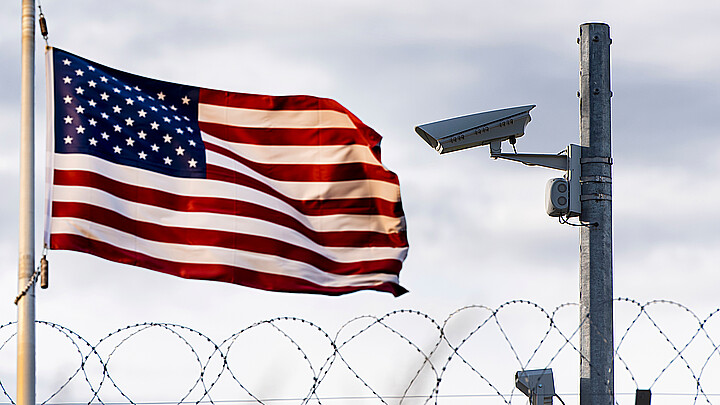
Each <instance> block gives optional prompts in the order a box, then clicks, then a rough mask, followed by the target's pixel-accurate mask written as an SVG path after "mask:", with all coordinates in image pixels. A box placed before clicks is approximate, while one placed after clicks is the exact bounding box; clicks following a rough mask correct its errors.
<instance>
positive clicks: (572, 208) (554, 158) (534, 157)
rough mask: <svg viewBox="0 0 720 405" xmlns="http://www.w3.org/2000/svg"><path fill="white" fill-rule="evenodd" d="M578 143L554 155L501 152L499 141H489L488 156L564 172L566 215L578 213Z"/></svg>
mask: <svg viewBox="0 0 720 405" xmlns="http://www.w3.org/2000/svg"><path fill="white" fill-rule="evenodd" d="M581 150H582V147H581V146H580V145H575V144H570V145H568V147H567V148H566V149H565V150H564V151H562V152H560V153H558V154H555V155H551V154H544V153H502V144H501V142H499V141H495V142H491V143H490V157H491V158H493V159H505V160H512V161H515V162H520V163H522V164H524V165H526V166H542V167H547V168H550V169H556V170H562V171H564V172H565V176H564V177H565V180H567V182H568V188H569V190H568V197H569V204H568V212H567V214H566V216H567V217H576V216H579V215H580V154H581Z"/></svg>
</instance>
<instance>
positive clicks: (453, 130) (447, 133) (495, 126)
mask: <svg viewBox="0 0 720 405" xmlns="http://www.w3.org/2000/svg"><path fill="white" fill-rule="evenodd" d="M533 108H535V105H526V106H520V107H511V108H505V109H502V110H493V111H485V112H480V113H476V114H470V115H464V116H460V117H455V118H449V119H446V120H442V121H436V122H431V123H428V124H423V125H418V126H417V127H415V132H417V134H418V135H420V137H422V138H423V139H424V140H425V142H427V143H428V145H430V146H431V147H432V148H434V149H435V150H436V151H438V152H439V153H440V154H443V153H448V152H453V151H456V150H462V149H467V148H472V147H474V146H482V145H488V144H490V143H491V142H502V141H504V140H507V139H511V138H519V137H521V136H523V135H524V134H525V126H527V124H528V123H529V122H530V110H532V109H533Z"/></svg>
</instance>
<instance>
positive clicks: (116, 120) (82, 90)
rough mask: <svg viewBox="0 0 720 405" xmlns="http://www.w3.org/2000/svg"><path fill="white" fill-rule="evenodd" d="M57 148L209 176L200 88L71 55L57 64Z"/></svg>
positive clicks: (169, 172)
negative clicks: (199, 116)
mask: <svg viewBox="0 0 720 405" xmlns="http://www.w3.org/2000/svg"><path fill="white" fill-rule="evenodd" d="M54 69H55V72H54V75H55V77H57V78H58V79H59V80H56V81H55V88H54V97H55V106H56V107H60V106H62V107H60V108H58V109H57V110H56V112H55V113H56V119H55V133H56V134H58V135H59V134H62V136H57V138H56V139H57V140H56V142H55V152H56V153H86V154H89V155H93V156H97V157H99V158H102V159H106V160H108V161H111V162H113V163H118V164H123V165H128V166H134V167H138V168H142V169H146V170H151V171H155V172H158V173H163V174H166V175H170V176H175V177H205V148H204V145H203V142H202V140H201V137H200V128H199V127H198V120H197V114H198V113H197V111H198V89H197V88H195V87H192V86H182V85H177V84H172V83H167V82H163V81H159V80H153V79H148V78H144V77H141V76H135V75H131V74H128V73H125V72H121V71H118V70H115V69H112V68H109V67H106V66H103V65H100V64H97V63H93V62H90V61H88V60H86V59H82V58H80V57H77V56H75V55H72V54H65V55H64V56H63V59H62V60H61V61H60V63H57V64H56V65H55V67H54Z"/></svg>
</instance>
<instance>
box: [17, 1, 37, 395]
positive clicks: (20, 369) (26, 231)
mask: <svg viewBox="0 0 720 405" xmlns="http://www.w3.org/2000/svg"><path fill="white" fill-rule="evenodd" d="M21 64H22V66H21V68H22V72H21V86H22V87H21V96H20V212H19V215H18V217H19V223H20V232H19V238H18V245H19V246H18V247H19V263H18V293H19V294H22V291H23V290H25V288H26V286H28V285H30V284H31V283H32V281H33V275H34V271H33V264H34V263H35V211H34V204H35V148H34V146H35V145H34V137H35V136H34V131H35V122H34V121H35V1H34V0H22V57H21ZM17 306H18V323H17V398H16V399H17V401H16V403H17V405H34V404H35V287H34V286H33V285H30V287H29V288H28V289H27V292H26V293H25V294H24V295H22V296H20V297H19V300H18V302H17Z"/></svg>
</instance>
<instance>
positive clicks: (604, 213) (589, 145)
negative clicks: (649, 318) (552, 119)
mask: <svg viewBox="0 0 720 405" xmlns="http://www.w3.org/2000/svg"><path fill="white" fill-rule="evenodd" d="M579 43H580V144H581V146H583V148H582V156H581V158H580V182H581V196H580V200H581V208H582V210H581V211H582V213H581V215H580V219H581V220H582V221H583V222H586V223H591V224H592V225H590V226H585V227H582V228H581V230H580V324H581V327H580V404H581V405H601V404H602V405H612V404H614V403H615V398H614V397H615V394H614V385H615V383H614V381H615V379H614V375H613V359H614V358H615V350H614V343H613V268H612V266H613V262H612V260H613V256H612V172H611V165H612V152H611V148H610V147H611V142H610V140H611V137H610V98H611V97H612V92H611V91H610V43H611V40H610V27H608V25H607V24H599V23H587V24H582V25H581V26H580V38H579Z"/></svg>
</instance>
